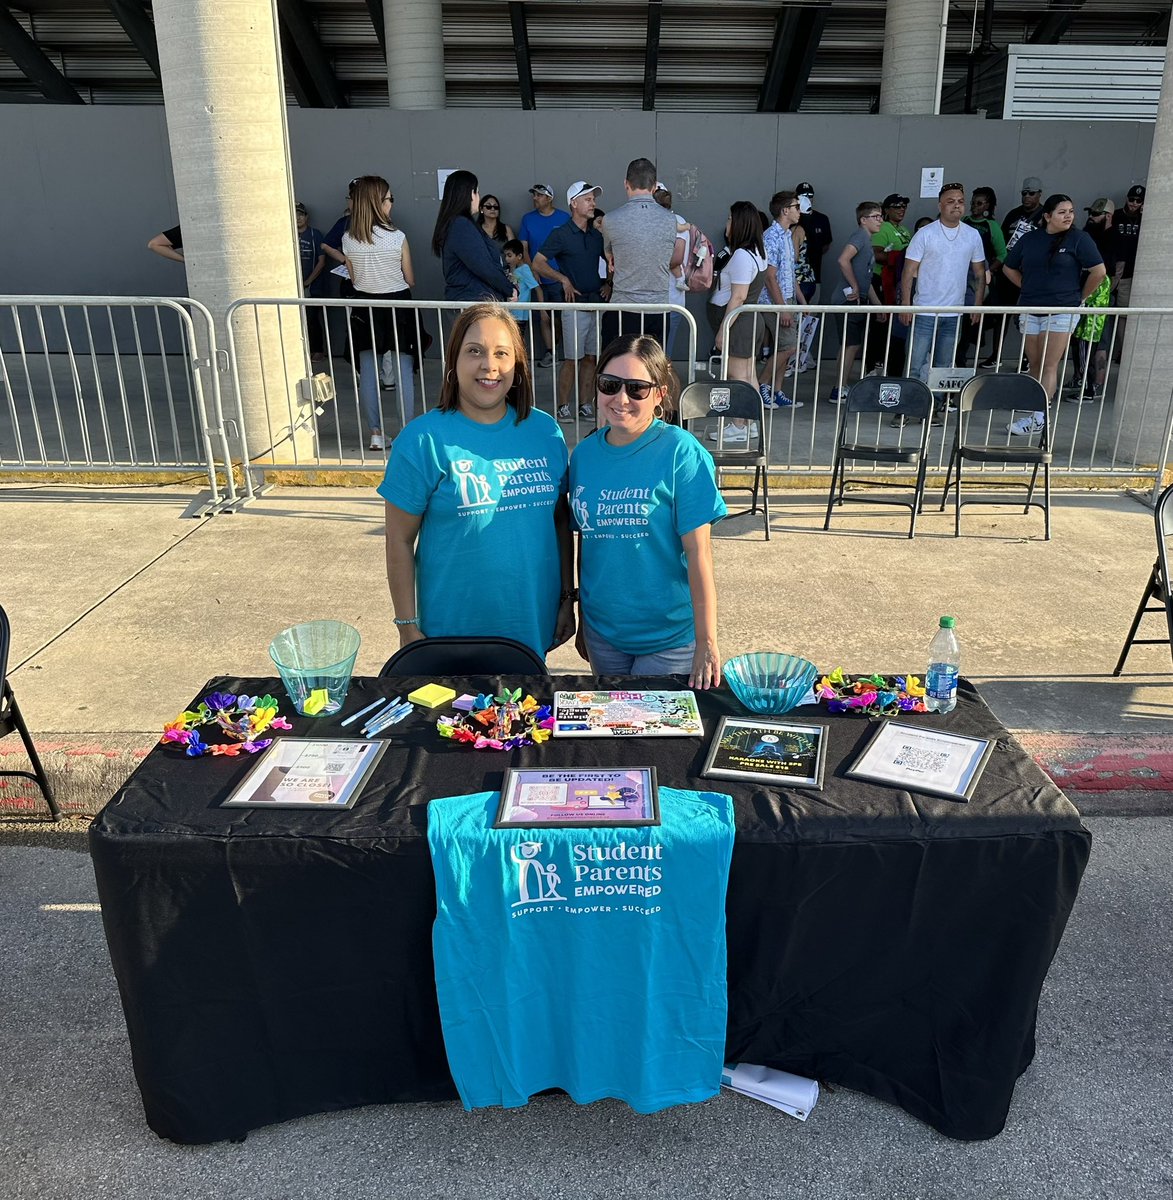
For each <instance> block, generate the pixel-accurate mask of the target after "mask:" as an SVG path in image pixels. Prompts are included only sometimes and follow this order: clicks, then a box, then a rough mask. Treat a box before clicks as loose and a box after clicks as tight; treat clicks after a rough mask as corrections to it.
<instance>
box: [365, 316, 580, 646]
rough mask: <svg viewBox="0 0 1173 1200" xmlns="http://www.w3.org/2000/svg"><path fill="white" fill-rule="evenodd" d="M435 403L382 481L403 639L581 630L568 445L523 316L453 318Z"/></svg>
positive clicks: (398, 443)
mask: <svg viewBox="0 0 1173 1200" xmlns="http://www.w3.org/2000/svg"><path fill="white" fill-rule="evenodd" d="M446 364H447V370H446V372H445V375H444V384H443V386H442V388H441V390H440V398H439V401H438V403H437V405H436V407H435V408H433V409H432V410H431V411H430V412H427V413H425V414H424V415H423V416H422V417H417V418H416V419H415V420H414V421H409V422H408V424H407V426H406V427H405V429H404V430H403V432H402V433H401V434H400V435H399V437H397V438H396V439H395V443H394V445H393V446H392V448H391V457H390V458H389V460H388V462H387V471H386V474H385V475H384V477H383V482H382V483H381V484H380V485H379V495H381V496H382V497H383V499H384V500H386V502H387V504H386V517H387V534H386V548H387V582H388V584H389V585H390V588H391V601H392V603H393V605H394V606H395V625H396V628H397V629H398V631H399V644H400V645H401V646H405V645H407V643H408V642H414V641H416V640H417V639H419V638H422V637H443V636H466V637H474V636H482V637H508V638H513V639H515V640H516V641H519V642H524V643H525V645H527V646H529V647H530V648H531V649H533V650H535V651H536V652H537V653H538V654H540V655H545V653H546V652H547V651H548V650H551V649H553V648H554V647H555V646H557V645H560V644H561V643H562V642H565V641H567V640H568V639H569V638H570V637H572V636H573V634H574V604H573V593H572V591H571V583H572V578H573V563H572V556H571V550H572V547H571V538H570V518H569V513H568V510H567V506H566V471H567V456H566V442H565V440H564V439H563V437H562V430H561V429H560V428H559V427H558V423H557V422H556V421H555V420H554V418H553V417H551V416H549V415H548V414H547V413H544V412H541V411H540V410H538V409H535V408H534V407H533V385H532V382H531V380H530V374H529V362H528V359H527V358H526V353H525V346H524V344H523V342H522V337H521V331H520V330H519V329H518V327H517V322H516V321H515V320H514V319H513V318H512V317H511V316H510V315H509V313H508V311H507V310H506V309H505V308H502V307H501V306H500V305H497V304H474V305H471V306H470V307H469V308H466V309H465V310H464V311H463V312H462V313H461V314H460V316H459V317H458V318H457V320H456V323H455V325H454V326H453V329H452V336H451V338H450V339H449V341H448V354H447V359H446Z"/></svg>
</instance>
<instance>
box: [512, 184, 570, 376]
mask: <svg viewBox="0 0 1173 1200" xmlns="http://www.w3.org/2000/svg"><path fill="white" fill-rule="evenodd" d="M529 194H530V199H531V200H532V201H533V202H534V207H533V211H532V212H527V213H526V214H525V216H524V217H522V218H521V225H520V227H519V228H518V231H517V236H518V237H519V238H520V239H521V244H522V246H523V247H524V249H525V261H526V262H527V263H529V264H530V265H531V266H533V261H534V257H535V256H536V255H537V253H538V251H540V250H541V249H542V247H543V246H544V245H545V244H546V239H547V238H548V237H549V236H550V234H551V233H553V232H554V230H555V229H557V228H558V227H559V226H561V225H565V224H566V222H567V221H569V220H570V214H569V213H568V212H564V211H563V210H562V209H560V208H555V207H554V189H553V188H552V187H551V186H550V185H549V184H548V183H535V184H534V186H533V187H532V188H530V190H529ZM551 257H553V256H552V255H549V254H547V255H546V258H547V259H549V258H551ZM535 274H537V272H535ZM538 278H539V279H541V275H540V274H539V275H538ZM542 297H543V299H545V300H549V301H550V302H551V303H554V304H557V303H558V301H559V300H561V299H562V289H561V287H559V286H558V285H557V284H551V283H549V282H543V284H542ZM535 299H536V297H535ZM541 318H542V337H544V338H545V340H546V353H545V354H543V355H542V358H541V361H539V363H538V366H539V367H552V366H553V365H554V352H553V345H554V339H553V336H552V331H551V327H550V314H549V313H548V312H546V310H545V309H542V311H541Z"/></svg>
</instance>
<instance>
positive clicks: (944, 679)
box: [925, 617, 961, 713]
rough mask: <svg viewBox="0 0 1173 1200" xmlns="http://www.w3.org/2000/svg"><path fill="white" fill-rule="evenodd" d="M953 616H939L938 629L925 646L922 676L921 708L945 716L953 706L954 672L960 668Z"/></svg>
mask: <svg viewBox="0 0 1173 1200" xmlns="http://www.w3.org/2000/svg"><path fill="white" fill-rule="evenodd" d="M956 624H957V619H956V618H955V617H942V618H941V627H940V629H938V630H937V632H936V634H935V636H934V637H933V640H932V641H931V642H930V643H929V670H928V674H927V676H926V677H925V708H927V709H928V710H929V712H936V713H947V712H952V711H953V710H954V709H955V708H956V707H957V673H958V671H960V669H961V647H960V646H959V645H958V644H957V634H955V633H954V632H953V628H954V626H955V625H956Z"/></svg>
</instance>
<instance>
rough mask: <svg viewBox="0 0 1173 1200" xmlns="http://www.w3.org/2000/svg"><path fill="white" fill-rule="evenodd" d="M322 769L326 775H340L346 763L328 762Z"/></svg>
mask: <svg viewBox="0 0 1173 1200" xmlns="http://www.w3.org/2000/svg"><path fill="white" fill-rule="evenodd" d="M322 770H323V771H325V772H326V774H327V775H341V774H342V773H343V772H344V771H345V770H346V764H345V763H344V762H328V763H326V765H325V766H324V767H323V768H322Z"/></svg>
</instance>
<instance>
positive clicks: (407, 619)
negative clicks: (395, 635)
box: [394, 617, 420, 625]
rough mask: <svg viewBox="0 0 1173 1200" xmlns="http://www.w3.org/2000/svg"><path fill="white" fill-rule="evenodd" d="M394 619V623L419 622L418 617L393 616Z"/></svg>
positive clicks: (407, 623) (411, 623) (415, 623)
mask: <svg viewBox="0 0 1173 1200" xmlns="http://www.w3.org/2000/svg"><path fill="white" fill-rule="evenodd" d="M394 620H395V624H396V625H418V624H419V623H420V619H419V617H395V618H394Z"/></svg>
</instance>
